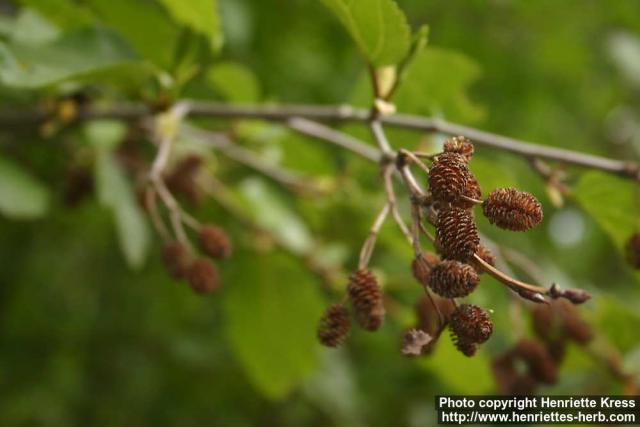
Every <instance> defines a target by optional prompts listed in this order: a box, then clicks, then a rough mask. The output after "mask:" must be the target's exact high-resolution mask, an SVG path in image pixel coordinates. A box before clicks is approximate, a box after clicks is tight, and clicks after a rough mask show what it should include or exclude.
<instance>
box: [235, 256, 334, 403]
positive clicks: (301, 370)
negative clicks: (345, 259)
mask: <svg viewBox="0 0 640 427" xmlns="http://www.w3.org/2000/svg"><path fill="white" fill-rule="evenodd" d="M238 255H239V256H236V257H234V260H233V264H232V266H231V268H230V270H231V271H228V277H230V278H231V277H232V278H233V283H229V287H228V291H227V295H226V296H225V300H224V309H225V314H226V320H227V322H226V334H227V337H228V339H229V341H230V342H231V346H232V347H233V349H234V351H235V353H236V355H237V357H238V359H239V360H240V362H241V363H242V366H243V368H244V370H245V371H246V373H247V375H248V377H249V379H250V380H251V382H252V383H253V384H254V385H255V386H256V387H257V388H258V389H259V390H260V391H261V392H262V393H263V394H264V395H265V396H267V397H269V398H271V399H282V398H284V397H286V395H287V394H288V393H289V392H291V391H292V390H293V389H294V388H295V387H296V386H297V385H298V384H300V383H301V381H302V380H303V379H304V378H305V377H307V375H309V374H310V373H311V372H312V371H313V370H314V368H315V367H316V365H317V354H318V344H317V342H316V338H315V329H316V325H317V322H318V318H319V316H320V315H321V313H322V309H323V302H322V298H321V297H320V294H319V292H318V286H319V284H318V281H317V280H316V279H315V278H314V277H313V276H312V275H311V273H310V272H308V271H307V270H306V269H304V267H302V266H301V265H300V264H299V262H298V261H297V260H296V259H294V258H292V257H291V256H289V255H285V254H283V253H279V252H275V253H271V254H260V255H258V254H253V253H244V254H242V255H240V254H238Z"/></svg>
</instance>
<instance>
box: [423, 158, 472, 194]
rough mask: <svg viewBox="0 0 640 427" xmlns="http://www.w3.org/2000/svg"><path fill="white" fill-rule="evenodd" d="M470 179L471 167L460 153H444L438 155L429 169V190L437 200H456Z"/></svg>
mask: <svg viewBox="0 0 640 427" xmlns="http://www.w3.org/2000/svg"><path fill="white" fill-rule="evenodd" d="M468 180H469V168H468V167H467V163H466V161H465V159H464V157H463V156H461V155H460V154H458V153H443V154H440V155H439V156H437V157H436V159H435V160H434V162H433V165H432V166H431V169H430V170H429V190H430V191H431V195H432V196H433V198H434V199H435V200H437V201H443V202H452V203H453V202H455V201H456V200H458V199H459V198H460V195H461V194H462V193H463V192H464V190H465V188H466V186H467V181H468Z"/></svg>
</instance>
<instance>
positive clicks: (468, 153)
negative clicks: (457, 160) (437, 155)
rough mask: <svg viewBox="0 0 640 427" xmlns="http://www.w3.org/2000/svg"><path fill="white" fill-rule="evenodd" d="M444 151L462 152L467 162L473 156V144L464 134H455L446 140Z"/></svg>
mask: <svg viewBox="0 0 640 427" xmlns="http://www.w3.org/2000/svg"><path fill="white" fill-rule="evenodd" d="M444 151H445V152H447V153H457V154H460V155H461V156H462V157H463V158H464V159H465V160H466V161H467V162H469V161H470V160H471V157H472V156H473V151H474V149H473V144H472V143H471V141H470V140H469V138H466V137H464V136H454V137H453V138H449V139H447V140H446V141H444Z"/></svg>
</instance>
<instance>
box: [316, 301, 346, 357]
mask: <svg viewBox="0 0 640 427" xmlns="http://www.w3.org/2000/svg"><path fill="white" fill-rule="evenodd" d="M350 329H351V320H350V319H349V311H348V310H347V308H346V307H345V306H343V305H342V304H333V305H331V306H329V308H327V310H326V311H325V312H324V314H323V315H322V317H321V318H320V324H319V325H318V340H320V342H321V343H322V344H323V345H326V346H327V347H338V346H339V345H342V343H343V342H344V340H345V339H346V338H347V335H349V330H350Z"/></svg>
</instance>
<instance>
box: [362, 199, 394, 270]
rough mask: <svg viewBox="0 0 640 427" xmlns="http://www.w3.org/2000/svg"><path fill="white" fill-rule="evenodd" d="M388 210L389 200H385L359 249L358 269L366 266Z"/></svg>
mask: <svg viewBox="0 0 640 427" xmlns="http://www.w3.org/2000/svg"><path fill="white" fill-rule="evenodd" d="M389 210H390V206H389V202H385V204H384V206H383V207H382V209H381V210H380V212H379V213H378V216H376V219H375V221H374V222H373V225H372V226H371V228H370V229H369V235H368V236H367V239H366V240H365V241H364V244H363V245H362V249H361V250H360V258H359V261H358V268H359V269H362V268H366V267H367V265H369V261H370V260H371V254H372V253H373V248H374V247H375V244H376V239H377V238H378V233H379V232H380V228H382V224H384V220H385V219H387V215H388V214H389Z"/></svg>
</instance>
